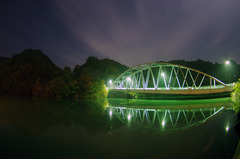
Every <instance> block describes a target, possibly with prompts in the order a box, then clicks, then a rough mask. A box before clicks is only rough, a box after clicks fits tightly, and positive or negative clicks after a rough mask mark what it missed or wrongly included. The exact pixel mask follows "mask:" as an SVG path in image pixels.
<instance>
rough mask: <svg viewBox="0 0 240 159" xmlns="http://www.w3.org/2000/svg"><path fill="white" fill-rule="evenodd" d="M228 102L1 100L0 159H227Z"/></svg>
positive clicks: (230, 135)
mask: <svg viewBox="0 0 240 159" xmlns="http://www.w3.org/2000/svg"><path fill="white" fill-rule="evenodd" d="M237 120H238V119H237V116H236V113H235V112H234V111H233V110H232V109H231V103H230V100H229V99H228V98H223V99H211V100H189V101H185V100H180V101H166V100H164V101H154V100H151V101H148V100H124V99H109V100H103V101H96V100H59V101H53V100H52V101H49V100H37V99H35V100H29V99H5V98H4V99H0V158H149V159H155V158H164V159H165V158H218V159H220V158H224V159H227V158H229V159H230V158H232V157H233V154H234V152H235V149H236V147H237V144H238V140H239V138H238V135H237V133H236V131H235V129H234V125H235V124H236V122H237Z"/></svg>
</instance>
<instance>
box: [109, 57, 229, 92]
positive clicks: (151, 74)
mask: <svg viewBox="0 0 240 159" xmlns="http://www.w3.org/2000/svg"><path fill="white" fill-rule="evenodd" d="M111 89H115V90H128V91H131V90H135V92H136V91H141V90H144V91H145V92H147V91H151V92H153V93H154V92H155V93H161V91H162V93H166V91H167V90H168V92H169V91H171V92H172V93H173V90H175V91H174V92H175V93H176V94H179V93H180V94H184V93H187V92H186V91H184V92H183V90H189V91H191V90H198V91H192V92H191V93H194V92H195V93H196V94H208V93H222V92H229V91H230V90H229V87H228V86H227V85H226V84H225V83H224V82H222V81H220V80H219V79H217V78H215V77H213V76H211V75H209V74H206V73H204V72H201V71H199V70H196V69H193V68H190V67H186V66H182V65H177V64H171V63H165V62H155V63H145V64H141V65H137V66H134V67H132V68H130V69H128V70H127V71H125V72H124V73H122V74H121V75H120V76H119V77H118V78H117V79H116V80H115V81H114V82H113V84H112V86H111ZM214 89H215V90H218V91H214V92H213V91H212V90H214ZM200 90H202V91H200ZM206 90H208V91H206ZM189 91H188V93H189ZM173 94H174V93H173Z"/></svg>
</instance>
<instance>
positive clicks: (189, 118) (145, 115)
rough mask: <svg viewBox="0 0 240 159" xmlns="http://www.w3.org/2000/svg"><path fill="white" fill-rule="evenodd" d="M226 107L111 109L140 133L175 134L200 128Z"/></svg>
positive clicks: (110, 108) (122, 120) (111, 112)
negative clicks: (192, 128)
mask: <svg viewBox="0 0 240 159" xmlns="http://www.w3.org/2000/svg"><path fill="white" fill-rule="evenodd" d="M223 109H224V107H216V108H198V109H172V108H169V109H142V108H128V107H114V106H111V107H109V114H110V116H112V115H113V114H114V115H115V116H116V117H117V118H118V119H119V120H120V121H121V122H122V123H124V124H125V125H127V126H128V127H131V128H133V129H135V130H139V131H144V132H145V131H146V132H147V131H151V132H164V133H173V132H177V131H183V130H187V129H189V128H191V127H194V126H198V125H200V124H202V123H204V122H205V121H207V120H208V119H210V118H211V117H213V116H215V115H216V114H217V113H219V112H220V111H221V110H223Z"/></svg>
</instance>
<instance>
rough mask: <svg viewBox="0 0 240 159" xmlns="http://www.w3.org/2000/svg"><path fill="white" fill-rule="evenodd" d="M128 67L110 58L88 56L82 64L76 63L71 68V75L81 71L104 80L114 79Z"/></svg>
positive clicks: (76, 74)
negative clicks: (72, 68)
mask: <svg viewBox="0 0 240 159" xmlns="http://www.w3.org/2000/svg"><path fill="white" fill-rule="evenodd" d="M127 69H128V67H127V66H125V65H122V64H120V63H119V62H116V61H114V60H111V59H107V58H106V59H102V60H99V59H98V58H96V57H93V56H90V57H88V58H87V60H86V63H85V64H83V65H82V66H79V65H76V67H75V68H74V70H73V75H74V76H78V75H79V74H81V73H84V74H88V75H90V76H93V77H96V78H99V79H103V80H105V81H106V82H107V81H109V80H110V79H111V80H115V79H116V78H117V77H118V76H119V75H120V74H122V73H123V72H124V71H126V70H127Z"/></svg>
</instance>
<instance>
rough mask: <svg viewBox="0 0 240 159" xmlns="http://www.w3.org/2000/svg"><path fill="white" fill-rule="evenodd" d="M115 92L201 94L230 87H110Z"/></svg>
mask: <svg viewBox="0 0 240 159" xmlns="http://www.w3.org/2000/svg"><path fill="white" fill-rule="evenodd" d="M111 91H117V92H129V93H153V94H179V95H202V94H217V93H228V92H231V91H232V87H224V88H212V89H210V88H209V89H111Z"/></svg>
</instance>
